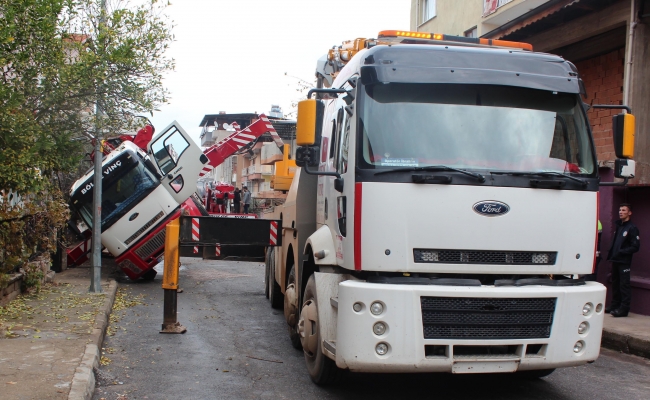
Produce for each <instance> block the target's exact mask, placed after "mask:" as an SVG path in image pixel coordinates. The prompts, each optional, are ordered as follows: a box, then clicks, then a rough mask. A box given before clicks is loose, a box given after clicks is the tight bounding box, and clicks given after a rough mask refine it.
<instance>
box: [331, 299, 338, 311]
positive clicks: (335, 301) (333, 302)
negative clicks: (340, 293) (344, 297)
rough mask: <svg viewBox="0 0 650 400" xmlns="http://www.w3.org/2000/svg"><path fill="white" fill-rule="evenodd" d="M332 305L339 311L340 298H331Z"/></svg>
mask: <svg viewBox="0 0 650 400" xmlns="http://www.w3.org/2000/svg"><path fill="white" fill-rule="evenodd" d="M330 304H331V305H332V307H334V308H336V309H337V310H338V308H339V298H338V297H330Z"/></svg>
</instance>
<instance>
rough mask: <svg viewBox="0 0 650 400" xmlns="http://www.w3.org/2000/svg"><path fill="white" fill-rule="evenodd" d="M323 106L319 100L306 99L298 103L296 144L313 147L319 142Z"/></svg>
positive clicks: (323, 111)
mask: <svg viewBox="0 0 650 400" xmlns="http://www.w3.org/2000/svg"><path fill="white" fill-rule="evenodd" d="M324 113H325V104H324V103H323V102H322V101H321V100H315V99H308V100H302V101H300V102H298V121H297V123H296V144H297V145H298V146H313V145H314V144H317V143H319V142H320V136H321V135H320V133H321V129H322V127H323V114H324Z"/></svg>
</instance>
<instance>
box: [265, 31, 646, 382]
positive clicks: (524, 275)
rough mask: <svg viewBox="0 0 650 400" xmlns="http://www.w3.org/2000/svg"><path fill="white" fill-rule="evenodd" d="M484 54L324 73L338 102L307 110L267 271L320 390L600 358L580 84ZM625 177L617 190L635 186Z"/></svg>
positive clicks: (371, 62)
mask: <svg viewBox="0 0 650 400" xmlns="http://www.w3.org/2000/svg"><path fill="white" fill-rule="evenodd" d="M416 35H417V36H416ZM426 35H428V36H426ZM456 40H458V41H461V40H462V42H458V41H456ZM485 43H487V41H485V39H468V38H455V37H449V36H444V35H434V34H424V33H421V32H397V31H386V32H383V33H380V35H379V39H378V40H365V39H357V40H356V41H354V42H347V43H344V45H343V46H342V47H340V48H338V49H334V50H331V51H330V53H329V56H328V57H326V59H327V60H328V61H327V63H326V65H325V67H323V61H322V60H323V59H321V61H320V63H319V65H320V67H321V68H320V71H321V73H322V75H320V76H319V82H322V83H323V84H324V86H329V88H322V87H320V88H316V89H313V90H312V91H311V92H310V95H309V96H308V97H310V96H311V94H312V92H313V93H316V95H317V96H318V97H319V99H309V100H305V101H303V102H301V103H300V104H299V108H298V121H297V142H298V145H299V146H301V147H299V148H298V151H297V155H296V162H297V164H298V165H299V166H300V167H301V168H300V169H299V171H298V172H297V173H296V176H295V177H294V180H293V182H292V186H291V188H290V190H289V193H288V198H287V202H286V203H285V204H284V206H282V207H278V208H277V209H276V214H277V215H275V218H279V219H282V234H283V235H284V236H283V246H282V248H277V249H276V250H269V253H268V257H267V294H268V295H269V297H270V299H271V302H272V305H273V306H274V307H276V308H280V307H284V313H285V317H286V319H287V323H288V324H289V332H290V336H291V339H292V343H293V344H294V346H296V347H302V348H303V350H304V353H305V360H306V363H307V369H308V371H309V373H310V376H311V378H312V380H313V381H314V382H316V383H318V384H326V383H331V382H333V381H335V380H336V379H337V377H338V376H339V375H340V373H341V372H342V371H344V370H350V371H358V372H453V373H497V372H503V373H513V372H518V373H524V372H525V373H527V374H529V375H533V376H545V375H548V374H549V373H551V372H552V371H553V370H554V369H555V368H559V367H568V366H576V365H581V364H585V363H588V362H591V361H594V360H595V359H596V358H597V357H598V355H599V350H600V341H601V332H602V326H603V317H604V302H605V287H604V286H603V285H601V284H600V283H597V282H585V281H584V280H582V279H580V278H579V277H580V276H581V275H585V274H590V273H591V272H592V269H593V267H594V261H595V246H596V235H597V220H598V188H599V176H598V168H597V160H596V156H595V151H594V143H593V138H592V135H591V130H590V125H589V122H588V120H587V116H586V106H585V104H584V103H583V102H582V100H581V97H580V95H581V91H582V88H583V86H582V83H581V80H580V78H579V76H578V73H577V70H576V69H575V67H574V66H573V65H572V64H571V63H570V62H568V61H566V60H564V59H562V58H561V57H558V56H555V55H551V54H542V53H534V52H532V51H531V50H532V49H531V48H530V45H527V44H520V43H512V42H497V41H494V42H493V43H492V46H490V45H489V43H487V44H488V45H482V44H485ZM322 71H326V72H325V73H323V72H322ZM332 78H333V79H332ZM619 108H620V107H619ZM622 115H623V117H624V118H622V121H621V129H622V130H621V132H619V133H621V135H619V136H617V140H618V142H617V146H618V147H617V148H621V149H624V150H621V151H622V152H623V153H624V156H625V157H627V158H631V154H632V152H633V144H632V145H631V146H632V147H630V144H629V141H630V134H631V133H630V132H633V130H634V128H633V122H634V121H633V117H632V115H630V114H622ZM623 125H625V126H624V129H623ZM621 146H622V147H621ZM625 149H627V150H625ZM625 161H626V162H627V163H626V162H622V163H621V164H627V165H631V169H630V170H627V172H626V171H623V174H621V173H618V175H617V176H618V177H625V178H629V177H633V169H634V168H633V165H634V163H633V161H632V160H625ZM621 169H623V167H621ZM619 172H620V171H619Z"/></svg>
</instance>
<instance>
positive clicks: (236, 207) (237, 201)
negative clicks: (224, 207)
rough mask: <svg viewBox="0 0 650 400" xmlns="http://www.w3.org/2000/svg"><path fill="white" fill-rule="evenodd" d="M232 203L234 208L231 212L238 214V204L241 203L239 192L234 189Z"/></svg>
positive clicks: (237, 189)
mask: <svg viewBox="0 0 650 400" xmlns="http://www.w3.org/2000/svg"><path fill="white" fill-rule="evenodd" d="M232 203H233V206H234V208H235V209H234V210H233V212H234V213H235V214H239V213H240V210H239V204H240V203H241V191H240V190H239V188H235V193H234V198H233V200H232Z"/></svg>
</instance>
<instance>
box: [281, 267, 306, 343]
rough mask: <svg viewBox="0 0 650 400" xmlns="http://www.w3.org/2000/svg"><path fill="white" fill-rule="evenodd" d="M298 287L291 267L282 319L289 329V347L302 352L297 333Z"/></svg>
mask: <svg viewBox="0 0 650 400" xmlns="http://www.w3.org/2000/svg"><path fill="white" fill-rule="evenodd" d="M298 299H299V292H298V285H297V284H296V268H295V266H293V265H292V266H291V268H290V272H289V279H288V282H287V287H286V288H285V290H284V318H285V319H286V321H287V324H288V328H289V338H290V339H291V345H292V346H293V347H294V348H295V349H298V350H302V344H301V343H300V334H299V333H298V330H297V327H298V304H300V301H299V300H298Z"/></svg>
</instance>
